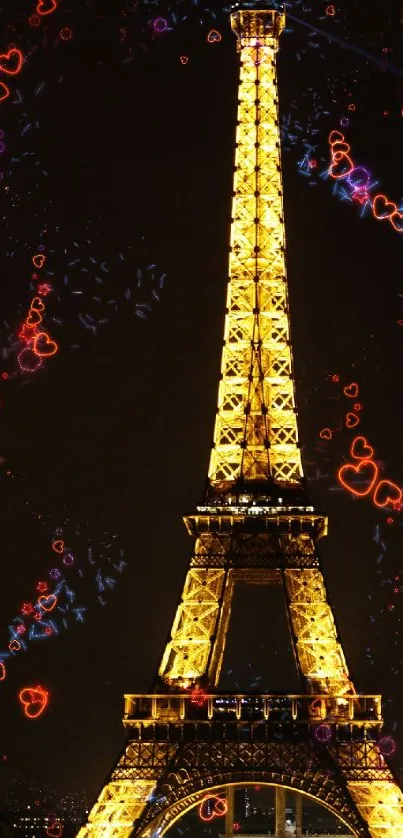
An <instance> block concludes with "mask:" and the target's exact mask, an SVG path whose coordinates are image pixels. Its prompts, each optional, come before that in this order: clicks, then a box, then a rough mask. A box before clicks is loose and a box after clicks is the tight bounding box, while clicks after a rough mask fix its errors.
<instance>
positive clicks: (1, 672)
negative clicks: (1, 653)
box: [0, 661, 6, 681]
mask: <svg viewBox="0 0 403 838" xmlns="http://www.w3.org/2000/svg"><path fill="white" fill-rule="evenodd" d="M5 677H6V667H5V666H4V663H3V661H0V681H4V679H5Z"/></svg>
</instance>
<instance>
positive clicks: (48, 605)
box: [38, 594, 57, 611]
mask: <svg viewBox="0 0 403 838" xmlns="http://www.w3.org/2000/svg"><path fill="white" fill-rule="evenodd" d="M38 605H39V606H40V608H42V609H43V611H53V609H54V608H56V605H57V596H55V595H54V594H49V596H40V597H38Z"/></svg>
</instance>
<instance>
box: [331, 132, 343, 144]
mask: <svg viewBox="0 0 403 838" xmlns="http://www.w3.org/2000/svg"><path fill="white" fill-rule="evenodd" d="M344 140H345V136H344V134H342V133H341V131H337V130H334V131H331V132H330V134H329V137H328V142H329V143H330V145H333V143H339V142H341V143H342V142H344Z"/></svg>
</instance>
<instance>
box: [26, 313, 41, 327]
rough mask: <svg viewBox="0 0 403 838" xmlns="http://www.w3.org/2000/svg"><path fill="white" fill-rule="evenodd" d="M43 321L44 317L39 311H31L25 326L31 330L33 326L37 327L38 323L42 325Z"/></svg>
mask: <svg viewBox="0 0 403 838" xmlns="http://www.w3.org/2000/svg"><path fill="white" fill-rule="evenodd" d="M41 321H42V315H41V314H39V311H36V310H35V309H34V310H33V311H32V309H30V310H29V313H28V315H27V318H26V320H25V325H26V326H29V328H32V327H33V326H37V325H38V323H41Z"/></svg>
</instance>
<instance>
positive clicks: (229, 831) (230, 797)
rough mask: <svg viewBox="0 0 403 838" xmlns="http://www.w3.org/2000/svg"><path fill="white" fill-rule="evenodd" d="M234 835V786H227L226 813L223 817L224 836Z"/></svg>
mask: <svg viewBox="0 0 403 838" xmlns="http://www.w3.org/2000/svg"><path fill="white" fill-rule="evenodd" d="M233 834H234V786H227V811H226V815H225V835H226V836H227V835H233Z"/></svg>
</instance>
